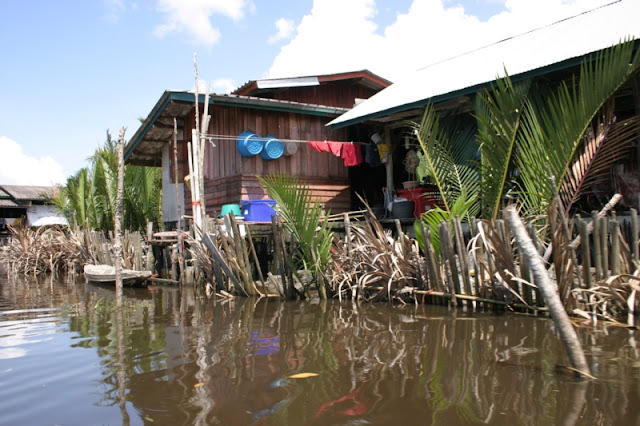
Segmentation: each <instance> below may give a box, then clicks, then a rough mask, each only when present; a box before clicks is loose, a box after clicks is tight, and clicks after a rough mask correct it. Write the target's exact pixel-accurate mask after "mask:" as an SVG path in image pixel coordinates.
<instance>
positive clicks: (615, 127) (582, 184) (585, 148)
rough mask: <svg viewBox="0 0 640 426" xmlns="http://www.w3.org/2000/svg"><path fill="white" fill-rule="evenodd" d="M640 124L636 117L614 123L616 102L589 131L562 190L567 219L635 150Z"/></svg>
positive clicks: (603, 112) (561, 195) (562, 185)
mask: <svg viewBox="0 0 640 426" xmlns="http://www.w3.org/2000/svg"><path fill="white" fill-rule="evenodd" d="M639 124H640V120H638V117H634V118H631V119H628V120H625V121H624V122H622V123H616V122H615V115H614V111H613V102H610V103H608V104H607V106H606V107H605V108H603V110H602V113H601V114H600V115H599V117H598V118H597V119H596V121H595V122H594V124H593V125H592V126H591V127H590V128H589V129H588V130H587V132H586V134H585V136H584V142H583V143H582V145H581V146H580V147H579V148H578V151H577V152H576V155H575V158H574V161H573V163H572V164H571V167H570V169H569V170H568V171H567V173H566V175H565V176H564V180H563V182H562V183H561V187H560V190H559V194H560V198H561V200H562V204H563V205H564V207H565V215H566V214H568V213H569V211H570V209H571V207H572V206H573V205H574V203H575V202H576V201H577V200H578V199H579V198H580V196H581V195H583V193H584V192H585V191H586V190H588V189H589V188H590V187H592V186H593V185H597V184H598V183H600V182H602V181H604V180H605V179H607V178H608V177H610V176H611V169H612V167H613V166H614V165H616V164H619V163H620V161H621V160H622V159H623V158H624V157H625V156H626V155H628V154H630V153H631V152H632V151H633V150H634V149H635V146H634V142H635V138H636V135H637V132H638V131H639V130H640V126H639Z"/></svg>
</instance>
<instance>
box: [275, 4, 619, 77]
mask: <svg viewBox="0 0 640 426" xmlns="http://www.w3.org/2000/svg"><path fill="white" fill-rule="evenodd" d="M609 2H610V0H538V1H535V2H532V1H530V0H506V1H502V3H504V9H505V11H503V12H501V13H499V14H497V15H494V16H492V17H491V18H489V19H488V20H487V21H486V22H482V21H481V20H480V19H478V18H476V17H475V16H472V15H469V14H467V13H466V12H465V10H464V2H463V1H456V2H455V3H454V2H451V1H447V0H414V1H413V3H412V4H411V6H410V7H409V10H407V11H406V12H405V13H398V15H397V16H396V20H395V21H394V22H393V23H392V24H390V25H389V26H387V27H385V28H383V29H381V30H379V29H378V27H377V24H376V22H375V17H376V13H377V9H376V3H375V0H349V1H344V0H314V2H313V8H312V10H311V13H310V14H308V15H305V16H304V17H303V18H302V20H301V22H300V24H299V25H298V27H297V28H296V36H295V37H294V38H293V39H292V40H291V41H290V42H289V43H288V44H286V45H285V46H283V47H282V48H281V49H280V53H279V54H278V56H277V57H276V58H275V60H274V61H273V63H272V65H271V68H270V69H269V71H268V72H267V77H271V78H276V77H291V76H299V75H314V74H324V73H333V72H343V71H354V70H360V69H369V70H371V71H372V72H374V73H377V74H379V75H380V76H382V77H384V78H387V79H390V80H392V81H397V80H398V79H401V78H402V77H403V76H404V75H406V74H407V73H409V72H411V71H414V70H415V69H417V68H420V67H423V66H426V65H428V64H432V63H434V62H437V61H441V60H444V59H447V58H450V57H452V56H455V55H458V54H461V53H464V52H467V51H469V50H472V49H476V48H479V47H482V46H485V45H487V44H490V43H494V42H496V41H499V40H502V39H504V38H507V37H510V36H513V35H517V34H521V33H523V32H526V31H529V30H532V29H535V28H538V27H540V26H544V25H548V24H551V23H553V22H555V21H558V20H560V19H564V18H567V17H570V16H572V15H575V14H578V13H581V12H584V11H587V10H589V9H592V8H594V7H597V6H601V5H604V4H607V3H609ZM606 24H609V25H615V23H603V25H606ZM532 54H535V52H532Z"/></svg>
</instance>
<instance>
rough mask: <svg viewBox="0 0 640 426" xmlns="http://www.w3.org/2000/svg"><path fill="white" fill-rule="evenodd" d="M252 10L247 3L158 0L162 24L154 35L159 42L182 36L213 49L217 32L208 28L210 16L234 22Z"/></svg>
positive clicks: (211, 27)
mask: <svg viewBox="0 0 640 426" xmlns="http://www.w3.org/2000/svg"><path fill="white" fill-rule="evenodd" d="M253 9H254V5H253V3H252V2H251V0H158V10H159V11H160V12H162V13H163V14H165V16H166V22H165V23H164V24H162V25H159V26H157V27H156V28H155V30H154V34H155V35H156V36H157V37H160V38H162V37H165V36H166V35H167V34H169V33H173V32H177V33H186V34H188V35H189V36H190V37H191V38H192V39H193V41H194V42H196V43H198V44H203V45H205V46H213V45H214V44H215V43H216V42H217V41H218V39H220V30H219V29H218V28H216V27H214V26H213V25H212V24H211V16H213V15H222V16H225V17H227V18H230V19H232V20H234V21H238V20H240V19H242V18H243V17H244V15H245V13H246V12H247V11H250V10H253Z"/></svg>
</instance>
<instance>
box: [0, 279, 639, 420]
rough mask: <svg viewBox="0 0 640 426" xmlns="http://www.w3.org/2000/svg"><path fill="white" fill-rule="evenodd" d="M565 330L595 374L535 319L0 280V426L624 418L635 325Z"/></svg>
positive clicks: (633, 393) (635, 351) (635, 355)
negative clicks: (118, 304) (571, 369)
mask: <svg viewBox="0 0 640 426" xmlns="http://www.w3.org/2000/svg"><path fill="white" fill-rule="evenodd" d="M578 332H579V336H580V338H581V340H582V342H583V345H584V349H585V351H586V355H587V359H588V362H589V364H590V366H591V368H592V372H593V374H594V375H595V376H596V377H597V378H598V379H597V380H577V379H575V378H573V377H572V376H571V375H568V374H564V373H561V372H560V373H559V372H558V371H557V365H567V364H568V360H567V356H566V352H565V350H564V347H563V346H562V344H561V342H560V341H559V340H558V336H557V333H556V332H555V329H554V326H553V322H552V321H551V320H549V319H547V318H540V317H534V316H526V315H514V314H508V313H506V314H494V313H470V312H464V311H463V310H460V309H449V308H447V307H443V306H429V305H426V306H425V305H418V306H415V305H407V306H390V305H387V304H356V303H352V302H343V303H340V302H338V301H310V302H309V301H307V302H281V301H276V300H264V299H263V300H252V299H233V300H225V301H220V300H218V301H215V300H214V299H212V298H207V297H206V296H205V295H204V294H201V292H199V291H194V290H193V289H192V288H184V289H179V288H176V287H149V288H147V289H138V290H125V303H124V307H123V309H122V310H121V311H118V310H116V309H115V293H114V290H113V289H111V288H108V287H98V286H94V285H92V284H86V283H84V282H83V281H82V280H78V281H77V282H68V281H67V280H51V279H43V278H39V279H34V278H31V279H21V280H14V279H12V280H7V279H5V278H2V279H0V424H2V425H40V424H41V425H54V424H55V425H58V424H63V425H89V424H112V425H116V424H147V425H182V424H189V425H190V424H203V425H214V424H222V425H400V426H402V425H414V424H415V425H465V424H482V423H484V424H495V425H551V424H559V425H638V424H640V355H639V352H640V348H639V345H638V340H640V332H639V331H635V330H630V329H627V328H621V327H611V326H609V327H604V326H598V327H596V328H580V329H579V330H578ZM295 375H297V376H295ZM292 376H293V377H292ZM296 377H298V378H296Z"/></svg>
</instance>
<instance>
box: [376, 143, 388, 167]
mask: <svg viewBox="0 0 640 426" xmlns="http://www.w3.org/2000/svg"><path fill="white" fill-rule="evenodd" d="M378 154H380V162H381V163H386V162H387V155H388V154H389V145H387V144H384V143H381V144H379V145H378Z"/></svg>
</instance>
